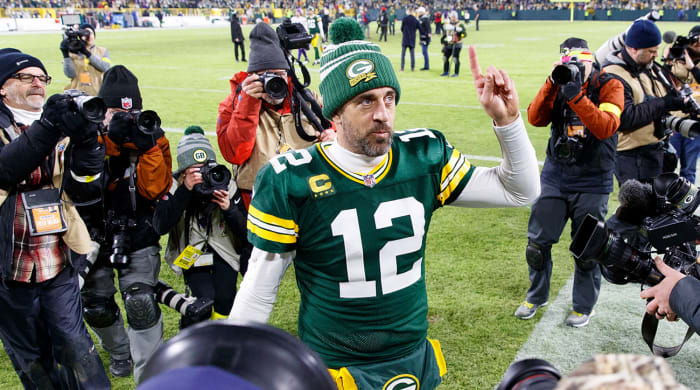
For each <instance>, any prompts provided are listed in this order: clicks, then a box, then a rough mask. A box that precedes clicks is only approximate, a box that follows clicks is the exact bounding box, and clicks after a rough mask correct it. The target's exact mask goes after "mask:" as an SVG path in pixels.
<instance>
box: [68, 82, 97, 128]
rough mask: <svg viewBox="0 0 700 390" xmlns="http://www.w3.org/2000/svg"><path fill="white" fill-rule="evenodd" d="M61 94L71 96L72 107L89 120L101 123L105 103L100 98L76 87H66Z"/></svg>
mask: <svg viewBox="0 0 700 390" xmlns="http://www.w3.org/2000/svg"><path fill="white" fill-rule="evenodd" d="M63 94H64V95H66V96H68V97H70V98H71V100H72V101H73V103H74V108H75V109H76V110H77V111H78V112H80V113H81V114H82V115H83V117H85V119H87V120H88V121H89V122H92V123H102V121H104V119H105V113H106V112H107V105H106V104H105V102H104V100H102V98H100V97H97V96H90V95H88V94H87V93H86V92H83V91H80V90H77V89H68V90H66V91H64V92H63Z"/></svg>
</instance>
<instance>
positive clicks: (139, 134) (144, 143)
mask: <svg viewBox="0 0 700 390" xmlns="http://www.w3.org/2000/svg"><path fill="white" fill-rule="evenodd" d="M132 141H133V142H134V145H136V147H137V148H138V149H139V151H142V152H145V151H147V150H149V149H151V148H152V147H154V146H156V140H155V138H154V137H153V134H146V133H144V132H143V131H141V130H139V129H138V128H137V129H136V133H134V134H133V138H132Z"/></svg>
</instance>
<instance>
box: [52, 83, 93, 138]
mask: <svg viewBox="0 0 700 390" xmlns="http://www.w3.org/2000/svg"><path fill="white" fill-rule="evenodd" d="M40 121H41V123H42V124H43V125H44V126H47V127H51V128H54V129H56V130H59V131H62V132H63V134H65V135H66V136H67V137H70V138H71V140H72V141H74V142H75V141H79V140H82V139H84V138H87V137H89V136H90V135H91V134H96V131H97V128H96V125H94V124H92V123H90V122H88V120H87V119H85V117H84V116H83V114H81V113H80V112H79V111H78V106H77V105H76V104H75V103H74V102H73V99H71V98H70V97H69V96H67V95H64V94H55V95H52V96H51V97H50V98H49V100H47V101H46V104H44V111H43V112H42V113H41V119H40Z"/></svg>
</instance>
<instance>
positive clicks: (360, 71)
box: [345, 59, 377, 87]
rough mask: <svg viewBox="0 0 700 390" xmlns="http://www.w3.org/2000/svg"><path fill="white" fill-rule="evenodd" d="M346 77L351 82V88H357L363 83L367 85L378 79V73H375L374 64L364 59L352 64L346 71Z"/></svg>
mask: <svg viewBox="0 0 700 390" xmlns="http://www.w3.org/2000/svg"><path fill="white" fill-rule="evenodd" d="M345 75H346V76H347V77H348V80H350V81H349V82H350V86H351V87H354V86H356V85H357V84H359V83H360V82H361V81H364V82H365V83H366V82H369V81H370V80H374V79H376V78H377V72H374V62H372V61H370V60H364V59H363V60H355V61H353V62H351V63H350V65H348V67H347V69H346V70H345Z"/></svg>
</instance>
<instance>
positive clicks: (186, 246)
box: [153, 126, 250, 328]
mask: <svg viewBox="0 0 700 390" xmlns="http://www.w3.org/2000/svg"><path fill="white" fill-rule="evenodd" d="M177 165H178V168H179V169H178V170H177V171H176V172H175V173H174V174H173V178H174V180H173V181H174V183H173V186H172V187H171V189H170V193H169V194H166V195H165V196H163V197H162V198H161V199H160V200H159V201H158V203H157V205H156V210H155V213H154V214H153V227H154V229H155V230H156V232H157V233H158V234H161V235H163V234H167V233H168V232H170V235H169V236H168V244H167V246H166V249H165V256H164V258H165V260H166V261H167V262H168V264H169V265H170V267H171V268H172V269H173V271H175V273H177V274H178V275H179V274H184V278H185V284H186V285H187V286H188V287H189V288H190V290H191V291H192V294H193V295H194V296H196V297H198V298H210V299H211V300H213V301H214V312H213V313H212V316H211V318H212V319H221V318H227V317H228V314H229V312H230V311H231V306H232V305H233V299H234V297H235V296H236V282H237V279H238V272H239V271H240V270H241V267H240V257H241V253H242V252H243V251H244V249H246V248H244V246H245V244H246V243H247V240H246V238H245V236H246V234H247V229H246V218H247V212H246V209H245V206H244V205H243V202H241V197H240V194H239V192H238V189H237V188H236V185H235V183H234V182H233V181H231V180H230V179H231V174H230V173H229V172H228V170H227V169H226V168H225V167H224V166H223V165H217V164H216V154H215V153H214V149H213V148H212V147H211V144H210V143H209V140H207V138H206V137H205V136H204V131H203V130H202V128H201V127H199V126H190V127H188V128H187V129H186V130H185V135H184V136H183V137H182V138H181V139H180V142H178V144H177ZM203 166H205V169H207V170H206V172H208V173H205V174H203V172H205V171H203V170H202V167H203ZM224 171H225V172H224ZM229 194H230V195H229ZM188 253H196V254H198V255H199V256H198V258H197V259H196V261H194V262H192V261H188V260H189V259H188V258H187V256H188ZM247 253H248V254H249V253H250V251H249V249H248V251H247ZM189 256H190V259H191V256H192V255H189ZM183 260H184V261H183ZM232 287H233V288H232ZM192 321H193V320H188V319H187V318H186V317H185V316H183V317H182V319H181V320H180V328H185V327H187V326H189V325H191V324H192V323H193V322H192Z"/></svg>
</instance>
